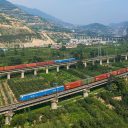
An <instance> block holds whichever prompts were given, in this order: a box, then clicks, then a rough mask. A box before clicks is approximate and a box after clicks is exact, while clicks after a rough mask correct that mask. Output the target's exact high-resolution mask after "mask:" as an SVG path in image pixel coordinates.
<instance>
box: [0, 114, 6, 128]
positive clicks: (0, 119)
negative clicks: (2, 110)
mask: <svg viewBox="0 0 128 128" xmlns="http://www.w3.org/2000/svg"><path fill="white" fill-rule="evenodd" d="M4 123H5V119H4V116H2V115H0V128H3V126H4Z"/></svg>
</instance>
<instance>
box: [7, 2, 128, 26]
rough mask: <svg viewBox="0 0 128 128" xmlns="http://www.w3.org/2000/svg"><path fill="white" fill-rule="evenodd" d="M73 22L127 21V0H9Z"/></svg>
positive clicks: (105, 22)
mask: <svg viewBox="0 0 128 128" xmlns="http://www.w3.org/2000/svg"><path fill="white" fill-rule="evenodd" d="M9 1H10V2H13V3H16V4H20V5H25V6H27V7H31V8H37V9H40V10H42V11H43V12H46V13H48V14H51V15H53V16H55V17H57V18H59V19H61V20H63V21H66V22H70V23H74V24H89V23H94V22H99V23H104V24H108V23H112V22H121V21H128V0H9Z"/></svg>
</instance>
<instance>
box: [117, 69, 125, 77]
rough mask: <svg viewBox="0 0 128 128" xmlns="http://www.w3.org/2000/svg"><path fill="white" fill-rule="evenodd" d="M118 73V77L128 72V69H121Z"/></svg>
mask: <svg viewBox="0 0 128 128" xmlns="http://www.w3.org/2000/svg"><path fill="white" fill-rule="evenodd" d="M117 72H118V75H120V74H123V73H125V72H127V68H121V69H119V70H117Z"/></svg>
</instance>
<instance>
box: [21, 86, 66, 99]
mask: <svg viewBox="0 0 128 128" xmlns="http://www.w3.org/2000/svg"><path fill="white" fill-rule="evenodd" d="M62 91H64V86H63V85H62V86H58V87H55V88H50V89H45V90H41V91H38V92H33V93H28V94H25V95H20V98H19V100H20V101H27V100H30V99H34V98H38V97H41V96H46V95H50V94H53V93H57V92H62Z"/></svg>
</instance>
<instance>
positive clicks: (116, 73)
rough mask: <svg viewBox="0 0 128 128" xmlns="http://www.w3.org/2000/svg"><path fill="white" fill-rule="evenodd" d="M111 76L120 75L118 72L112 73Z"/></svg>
mask: <svg viewBox="0 0 128 128" xmlns="http://www.w3.org/2000/svg"><path fill="white" fill-rule="evenodd" d="M110 74H111V75H113V76H116V75H118V72H117V71H112V72H110Z"/></svg>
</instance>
